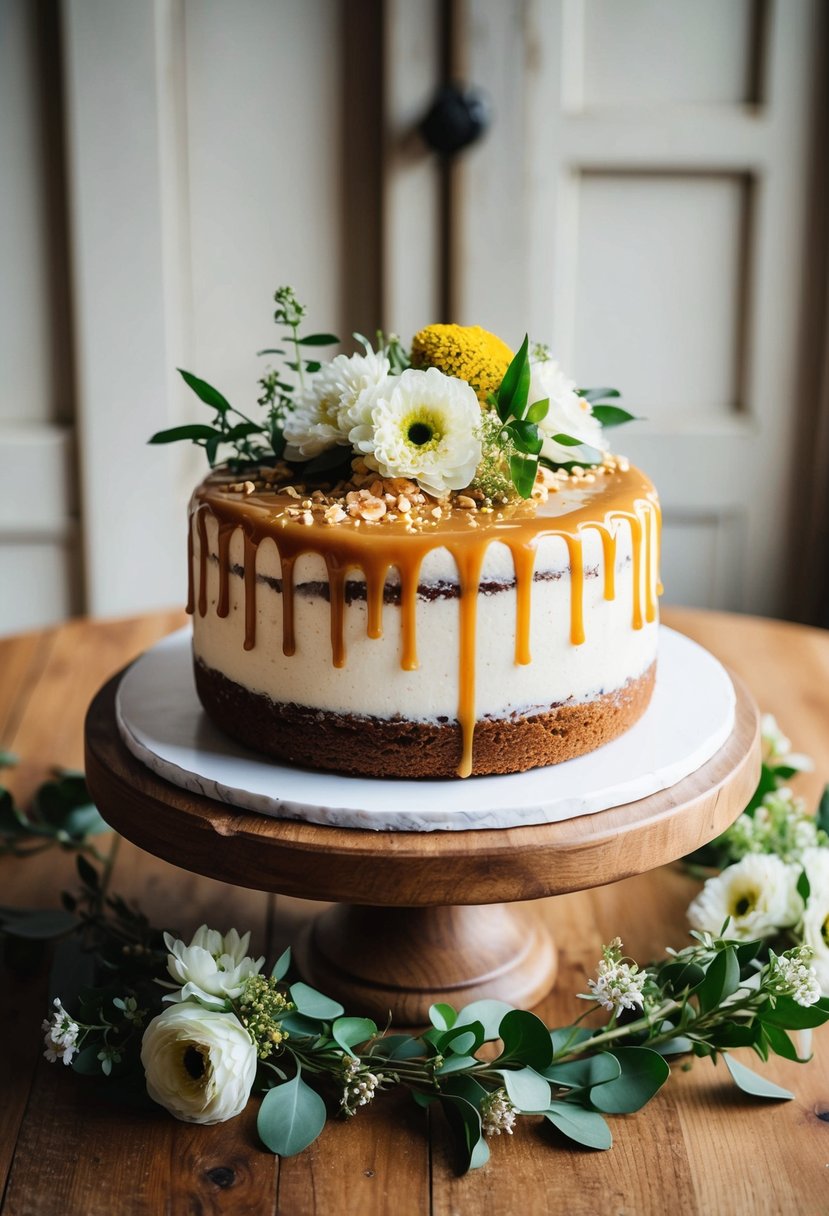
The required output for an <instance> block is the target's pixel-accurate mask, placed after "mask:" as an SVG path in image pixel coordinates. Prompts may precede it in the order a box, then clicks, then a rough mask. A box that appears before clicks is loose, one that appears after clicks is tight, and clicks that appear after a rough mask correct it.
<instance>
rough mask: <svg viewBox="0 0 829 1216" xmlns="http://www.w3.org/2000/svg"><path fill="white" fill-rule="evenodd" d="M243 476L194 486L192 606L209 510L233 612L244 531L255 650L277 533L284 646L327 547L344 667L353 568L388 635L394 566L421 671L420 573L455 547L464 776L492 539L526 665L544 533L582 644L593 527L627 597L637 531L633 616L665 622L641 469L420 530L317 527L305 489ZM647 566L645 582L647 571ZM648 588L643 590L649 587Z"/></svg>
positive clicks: (610, 579) (611, 579)
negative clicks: (301, 571) (265, 567)
mask: <svg viewBox="0 0 829 1216" xmlns="http://www.w3.org/2000/svg"><path fill="white" fill-rule="evenodd" d="M231 484H233V481H232V479H231V478H230V477H228V476H227V475H222V474H221V473H214V474H211V476H210V477H208V478H207V479H206V480H205V481H204V482H203V483H202V484H201V485H200V486H199V487H198V488H197V489H196V491H195V493H194V494H193V497H192V500H191V503H190V516H191V519H190V526H189V528H188V543H189V553H188V558H189V560H188V568H189V594H188V604H187V610H188V612H191V613H192V612H193V611H195V610H198V613H199V615H200V616H202V617H203V616H205V614H206V612H207V556H208V545H207V528H206V517H207V515H208V514H210V515H212V516H213V517H214V518H215V519H216V521H217V524H218V538H219V540H218V544H219V552H218V561H219V595H218V601H217V605H216V612H217V614H218V615H219V616H220V617H221V616H227V614H228V611H229V577H230V560H229V555H230V538H231V536H232V535H233V533H234V532H235V531H236V529H237V528H241V529H242V531H243V536H244V596H245V640H244V646H245V649H246V650H251V649H252V648H253V647H254V646H255V644H256V556H257V550H258V548H259V545H260V543H261V542H262V541H263V540H265V539H266V538H270V539H271V540H273V542H274V543H275V545H276V548H277V551H278V553H279V559H280V562H281V566H282V630H283V633H282V649H283V651H284V653H285V654H286V655H292V654H294V653H295V649H296V641H295V636H294V579H293V572H294V566H295V564H296V560H297V558H298V557H300V555H302V554H305V553H315V554H318V555H319V556H320V557H321V558H322V560H323V561H324V562H325V565H326V569H327V571H328V581H329V587H330V605H331V650H332V658H333V663H334V666H335V667H342V666H344V664H345V645H344V611H345V594H344V593H345V582H346V577H347V575H348V573H349V572H350V571H352V570H359V571H361V572H362V575H363V577H364V579H365V583H366V602H367V608H368V613H367V615H368V623H367V633H368V636H369V637H370V638H379V637H381V636H382V627H383V592H384V587H385V583H386V577H387V575H388V572H389V569H390V568H391V567H396V569H397V570H398V572H399V577H400V610H401V621H402V638H403V644H402V654H401V666H402V668H403V669H404V670H406V671H412V670H415V669H416V668H417V666H418V661H417V638H416V630H415V619H416V607H417V593H418V584H419V580H420V570H421V566H422V564H423V560H424V558H425V557H426V555H427V554H428V553H431V552H432V551H433V550H435V549H438V548H444V549H447V550H448V551H449V553H450V554H451V555H452V557H453V559H454V561H455V564H456V566H457V570H458V580H459V584H460V670H459V681H458V683H459V696H458V721H459V723H460V726H461V731H462V739H463V751H462V758H461V763H460V765H459V768H458V774H459V776H462V777H465V776H468V775H469V774H470V773H471V771H472V738H473V731H474V726H475V649H476V624H477V602H478V585H479V582H480V577H481V570H482V567H483V563H484V558H485V555H486V552H487V549H488V547H489V545H490V544H492V543H493V542H496V541H499V542H501V543H502V544H504V545H506V546H507V548H508V549H509V550H510V553H511V554H512V560H513V564H514V568H515V585H516V627H515V662H516V663H517V664H527V663H530V662H531V661H532V660H531V656H530V642H529V640H530V602H531V592H532V582H533V570H534V565H535V554H536V546H537V544H538V541H539V539H540V538H541V537H544V536H559V537H561V539H562V540H563V541H564V542H565V544H566V545H567V550H568V553H569V557H570V575H571V577H570V640H571V642H572V644H573V645H574V646H580V645H582V643H583V642H584V641H585V631H584V611H583V598H584V556H583V535H584V532H585V530H586V529H593V530H594V531H595V532H598V534H599V536H600V538H601V543H602V550H603V557H604V597H605V599H608V600H612V599H614V598H615V595H616V544H617V538H618V536H619V531H620V528H622V527H625V526H626V527H627V528H629V530H630V533H631V538H632V558H633V560H632V563H631V579H632V583H633V614H632V620H631V626H632V628H633V629H641V628H642V627H643V625H644V624H645V622H651V621H654V620H655V619H656V596H657V594H658V593H659V592H660V591H661V588H660V586H659V583H658V574H657V568H658V560H659V535H660V522H661V521H660V511H659V503H658V500H657V497H656V492H655V490H654V488H653V485H652V484H651V482H650V481H649V480H648V478H647V477H645V475H644V474H643V473H640V472H639V470H638V469H634V468H630V469H628V470H626V471H620V470H616V471H613V472H609V471H608V472H606V473H604V474H603V475H602V476H600V477H597V478H596V481H595V483H593V484H589V485H588V484H585V483H580V484H579V483H575V484H574V483H572V482H567V483H564V485H563V488H562V489H560V490H559V491H557V492H555V493H551V494H550V495H549V497H548V499H547V500H546V502H543V503H538V502H534V501H529V502H526V503H519V504H517V505H509V506H505V507H501V508H496V509H493V511H492V512H491V513H485V512H476V513H475V514H474V523H472V522H471V521H470V518H469V512H468V511H462V510H460V509H457V508H456V509H454V510H451V511H448V512H445V513H444V514H443V516H442V517H441V518H440V519H437V520H434V519H429V518H428V517H427V520H424V522H423V525H422V527H421V528H420V529H419V530H418V529H417V528H413V527H412V524H411V523H407V522H406V521H405V520H404V519H402V518H400V519H398V520H395V521H393V522H388V521H381V522H378V523H376V524H370V523H367V522H366V521H365V520H363V521H362V523H361V525H360V526H357V525H356V521H355V520H352V519H351V518H348V519H345V520H342V521H341V522H340V523H338V524H333V525H330V524H326V523H324V522H323V520H322V518H321V517H320V518H317V517H315V518H314V521H313V523H311V524H310V525H308V524H304V523H303V522H302V520H301V519H299V518H296V517H295V516H292V515H290V514H289V513H288V512H289V511H291V510H293V511H294V512H295V511H296V508H297V506H298V503H297V500H296V498H295V497H292V496H291V495H288V494H287V493H285V492H284V491H279V490H273V489H268V490H261V491H254V492H253V493H251V494H248V495H242V494H240V493H239V492H238V490H231V489H230V485H231ZM194 527H195V531H196V534H197V536H198V538H199V562H198V577H196V572H195V570H194V565H195V555H194V548H195V546H194V536H193V530H194ZM643 574H644V578H643V577H642V575H643ZM643 586H644V595H643Z"/></svg>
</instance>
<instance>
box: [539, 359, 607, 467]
mask: <svg viewBox="0 0 829 1216" xmlns="http://www.w3.org/2000/svg"><path fill="white" fill-rule="evenodd" d="M545 398H547V399H548V400H549V402H550V408H549V409H548V411H547V417H546V418H543V419H542V421H541V422H539V424H538V429H539V430H540V432H541V434H542V437H543V438H544V446H543V447H542V449H541V455H542V456H546V457H547V459H548V460H552V461H554V462H556V463H558V464H567V463H569V461H571V460H578V459H579V454H580V452H581V449H580V448H573V447H566V446H565V445H564V444H563V443H555V442H554V440H553V439H552V436H553V435H571V436H572V437H573V439H580V440H581V442H582V443H586V444H589V446H590V447H591V448H597V449H598V450H600V451H601V449H602V446H603V442H604V441H603V439H602V424H601V423H600V422H599V420H598V418H594V417H593V411H592V409H591V408H590V404H589V402H587V401H585V399H584V398H583V397H580V396H579V395H578V393H577V392H576V386H575V384H574V382H573V381H572V380H570V379H568V377H567V376H565V374H564V372H563V371H562V370H561V368H560V367H559V365H558V364H557V363H556V361H555V359H541V360H538V361H537V362H534V363H532V364H531V365H530V395H529V398H528V400H529V403H530V405H532V404H533V402H535V401H543V400H544V399H545Z"/></svg>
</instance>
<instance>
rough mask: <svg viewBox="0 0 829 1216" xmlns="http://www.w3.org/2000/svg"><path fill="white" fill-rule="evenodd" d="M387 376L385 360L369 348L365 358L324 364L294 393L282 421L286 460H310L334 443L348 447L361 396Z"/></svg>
mask: <svg viewBox="0 0 829 1216" xmlns="http://www.w3.org/2000/svg"><path fill="white" fill-rule="evenodd" d="M388 374H389V361H388V359H387V358H386V357H385V355H381V354H378V353H377V352H376V351H373V350H372V349H371V347H370V346H367V347H366V353H365V354H364V355H337V357H336V358H335V359H332V360H331V362H330V363H324V364H323V366H322V367H321V368H320V370H319V371H318V372H317V374H316V376H314V378H313V380H312V381H311V384H310V385H309V387H308V388H307V389H305V390H304V391H303V392H300V393H298V394H297V396H296V399H295V404H294V409H293V411H292V412H291V413H290V414H289V415H288V417H287V419H286V420H285V426H284V430H283V433H284V436H285V443H286V446H285V457H286V459H287V460H309V459H310V458H311V457H312V456H318V455H319V453H320V452H324V451H326V449H327V448H332V447H334V445H335V444H341V445H343V446H347V445H348V442H349V440H348V432H349V431H350V430H351V427H352V426H353V425H354V422H353V418H352V411H353V410H354V408H355V406H356V405H357V402H358V400H359V398H360V395H361V394H362V393H363V392H364V391H365V390H366V389H369V388H372V387H373V386H374V385H375V384H379V383H380V381H381V380H384V379H385V378H386V376H387V375H388Z"/></svg>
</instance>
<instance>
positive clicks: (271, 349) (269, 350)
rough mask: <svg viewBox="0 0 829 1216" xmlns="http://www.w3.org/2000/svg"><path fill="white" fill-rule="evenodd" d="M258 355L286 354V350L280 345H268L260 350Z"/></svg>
mask: <svg viewBox="0 0 829 1216" xmlns="http://www.w3.org/2000/svg"><path fill="white" fill-rule="evenodd" d="M256 353H257V355H284V354H285V351H284V350H283V349H282V347H280V346H266V347H265V349H264V350H258V351H257V352H256Z"/></svg>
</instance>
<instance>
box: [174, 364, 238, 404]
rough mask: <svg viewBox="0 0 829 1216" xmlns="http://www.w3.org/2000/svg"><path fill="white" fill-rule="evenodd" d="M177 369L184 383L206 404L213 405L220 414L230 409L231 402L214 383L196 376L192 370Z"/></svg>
mask: <svg viewBox="0 0 829 1216" xmlns="http://www.w3.org/2000/svg"><path fill="white" fill-rule="evenodd" d="M177 370H178V374H179V375H180V376H181V378H182V380H183V381H184V383H185V384H186V385H187V386H188V388H191V389H192V390H193V392H194V393H195V394H196V396H197V397H198V398H199V399H200V400H201V401H203V402H204V404H205V405H210V406H212V407H213V409H214V410H218V412H219V413H220V414H226V413H227V411H228V410H229V409H230V402H229V401H228V400H227V399H226V398H225V397H223V396H222V394H221V393H220V392H219V390H218V389H217V388H214V387H213V385H212V384H208V383H207V381H206V380H202V379H200V377H199V376H194V375H193V373H192V372H186V371H185V370H184V368H182V367H179V368H178V369H177Z"/></svg>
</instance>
